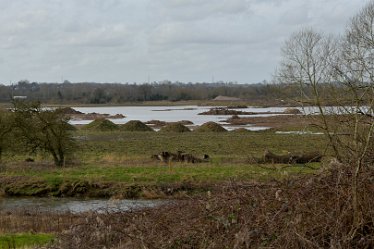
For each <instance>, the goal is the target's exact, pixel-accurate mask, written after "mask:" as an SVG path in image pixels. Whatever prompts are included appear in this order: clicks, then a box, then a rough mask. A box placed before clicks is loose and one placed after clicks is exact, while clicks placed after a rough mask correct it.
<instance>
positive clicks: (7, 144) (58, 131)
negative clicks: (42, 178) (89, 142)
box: [0, 101, 75, 166]
mask: <svg viewBox="0 0 374 249" xmlns="http://www.w3.org/2000/svg"><path fill="white" fill-rule="evenodd" d="M68 121H69V120H68V119H67V118H66V117H65V115H64V114H63V113H61V112H60V110H58V109H57V110H46V109H42V108H41V106H40V103H38V102H35V103H26V102H23V101H22V102H14V107H13V108H12V110H11V111H9V110H1V111H0V160H1V156H2V152H3V151H4V150H5V149H13V150H18V151H19V150H21V151H24V152H27V153H37V152H38V151H42V152H46V153H48V154H49V155H51V157H52V158H53V160H54V163H55V165H56V166H63V165H64V164H65V160H66V156H67V155H68V154H69V153H71V152H72V151H73V149H74V147H75V142H74V139H73V138H72V134H71V131H72V130H74V127H73V126H72V125H70V124H69V123H68Z"/></svg>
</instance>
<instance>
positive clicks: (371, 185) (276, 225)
mask: <svg viewBox="0 0 374 249" xmlns="http://www.w3.org/2000/svg"><path fill="white" fill-rule="evenodd" d="M351 181H352V172H351V170H350V167H345V166H343V165H342V164H339V163H335V165H333V166H331V168H330V169H328V170H325V171H324V173H320V174H319V175H316V176H313V177H310V176H308V177H304V178H297V179H288V180H285V181H282V182H269V183H266V184H248V183H243V184H240V183H230V184H226V185H225V186H220V187H217V189H216V190H215V191H213V192H212V193H210V192H208V193H207V194H206V195H204V196H201V197H199V198H193V199H188V200H184V201H177V202H175V203H172V204H169V205H166V206H163V207H159V208H155V209H149V210H142V211H135V212H131V213H118V214H107V215H103V214H90V215H88V216H87V217H86V220H85V222H83V223H80V224H76V225H74V226H72V227H71V228H70V230H69V231H67V232H65V233H63V234H62V235H60V237H59V243H58V244H57V245H56V246H55V247H51V248H71V249H72V248H103V247H104V246H105V247H106V248H373V246H374V220H373V217H374V210H373V208H372V207H373V205H374V182H373V181H374V173H373V172H362V174H361V175H360V182H361V183H362V184H361V185H360V189H359V207H360V213H361V218H362V219H361V224H360V225H359V226H356V225H354V224H353V220H354V219H353V212H352V208H353V207H352V200H351V198H352V197H351V188H350V183H351Z"/></svg>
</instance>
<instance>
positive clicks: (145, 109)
mask: <svg viewBox="0 0 374 249" xmlns="http://www.w3.org/2000/svg"><path fill="white" fill-rule="evenodd" d="M217 107H218V106H217ZM73 108H74V109H75V110H77V111H80V112H83V113H92V112H96V113H100V114H105V113H106V114H110V115H115V114H122V115H125V116H126V117H125V118H122V119H111V121H113V122H114V123H116V124H124V123H126V122H128V121H130V120H140V121H142V122H146V121H150V120H160V121H166V122H177V121H181V120H189V121H191V122H193V123H194V125H202V124H203V123H206V122H209V121H214V122H217V123H220V124H221V125H223V126H224V127H225V128H226V129H228V130H233V129H236V128H246V129H248V130H265V129H267V127H253V126H251V125H243V126H230V125H228V124H227V123H225V122H223V121H224V120H226V119H228V118H230V117H231V116H230V115H198V114H199V113H201V112H205V111H208V110H209V109H211V108H214V106H112V107H73ZM285 109H286V107H267V108H257V107H248V108H244V109H233V110H238V111H246V112H258V113H261V114H255V115H250V117H264V116H273V115H274V114H266V112H269V113H270V112H283V111H284V110H285ZM264 113H265V114H264ZM239 116H240V117H245V116H248V115H239ZM90 122H91V120H72V121H71V123H72V124H88V123H90Z"/></svg>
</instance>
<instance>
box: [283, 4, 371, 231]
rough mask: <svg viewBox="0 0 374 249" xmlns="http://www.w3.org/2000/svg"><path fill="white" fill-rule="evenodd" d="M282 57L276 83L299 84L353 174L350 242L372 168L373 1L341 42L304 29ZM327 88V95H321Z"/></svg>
mask: <svg viewBox="0 0 374 249" xmlns="http://www.w3.org/2000/svg"><path fill="white" fill-rule="evenodd" d="M282 53H283V61H282V63H281V66H280V70H279V74H278V76H279V79H280V81H282V82H287V83H298V84H299V85H300V89H301V95H302V97H303V100H304V101H305V100H306V101H307V103H308V104H313V105H315V106H317V107H318V110H319V112H320V115H319V117H320V120H321V121H322V122H321V123H322V126H321V127H322V128H323V130H324V132H325V135H326V137H327V138H328V140H329V142H330V145H331V147H332V148H333V151H334V153H335V156H336V157H337V158H338V159H339V160H340V161H341V162H343V163H344V165H346V166H347V167H349V168H350V170H351V172H352V184H351V196H352V200H351V204H352V209H353V225H352V229H351V232H350V234H349V237H350V238H353V237H355V236H356V235H357V232H358V230H359V229H362V226H363V223H364V222H363V220H364V218H363V214H362V211H361V209H360V189H361V188H360V174H362V172H363V171H368V170H372V169H373V164H374V152H373V151H374V142H373V140H374V138H373V135H374V113H373V107H374V1H372V2H370V3H369V4H368V5H367V6H366V7H365V8H364V9H363V10H362V11H361V12H360V13H359V14H358V15H356V16H355V17H354V18H352V20H351V22H350V23H349V25H348V28H347V31H346V33H345V35H344V36H342V37H340V38H339V40H337V41H334V39H333V38H331V37H329V36H323V35H321V34H319V33H317V32H315V31H313V30H311V29H306V30H302V31H300V32H297V33H295V34H294V35H292V36H291V38H290V39H289V40H288V41H287V42H286V43H285V45H284V47H283V49H282ZM305 88H310V89H312V91H311V94H309V93H307V92H306V91H305ZM326 89H328V90H329V96H324V95H323V94H321V93H322V92H321V90H326ZM311 100H312V101H311ZM326 102H328V104H329V105H332V106H333V107H329V108H328V107H327V106H326ZM328 110H332V112H328Z"/></svg>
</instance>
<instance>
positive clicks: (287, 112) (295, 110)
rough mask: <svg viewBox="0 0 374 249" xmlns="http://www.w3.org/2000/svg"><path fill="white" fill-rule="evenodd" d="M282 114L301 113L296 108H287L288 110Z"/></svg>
mask: <svg viewBox="0 0 374 249" xmlns="http://www.w3.org/2000/svg"><path fill="white" fill-rule="evenodd" d="M283 113H285V114H301V111H300V110H299V109H297V108H291V107H289V108H286V110H284V112H283Z"/></svg>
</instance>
